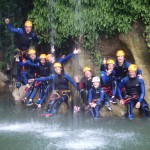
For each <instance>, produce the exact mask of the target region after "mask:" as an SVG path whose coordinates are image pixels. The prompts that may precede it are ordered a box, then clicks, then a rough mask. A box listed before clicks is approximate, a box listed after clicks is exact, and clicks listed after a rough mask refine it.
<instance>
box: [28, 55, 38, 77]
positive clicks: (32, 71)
mask: <svg viewBox="0 0 150 150" xmlns="http://www.w3.org/2000/svg"><path fill="white" fill-rule="evenodd" d="M29 61H30V62H32V63H34V64H38V63H39V60H38V59H37V58H35V59H34V60H31V59H30V60H29ZM35 73H36V74H38V75H39V74H40V70H39V68H38V67H34V66H29V74H35Z"/></svg>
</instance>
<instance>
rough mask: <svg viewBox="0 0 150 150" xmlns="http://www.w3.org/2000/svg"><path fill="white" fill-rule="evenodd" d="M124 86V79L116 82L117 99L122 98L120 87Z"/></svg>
mask: <svg viewBox="0 0 150 150" xmlns="http://www.w3.org/2000/svg"><path fill="white" fill-rule="evenodd" d="M123 86H124V79H122V80H121V81H120V82H119V84H118V98H119V100H121V99H122V94H121V89H122V87H123Z"/></svg>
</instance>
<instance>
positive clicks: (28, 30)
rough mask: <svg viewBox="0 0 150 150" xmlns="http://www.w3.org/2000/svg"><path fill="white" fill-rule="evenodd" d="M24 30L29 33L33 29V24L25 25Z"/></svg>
mask: <svg viewBox="0 0 150 150" xmlns="http://www.w3.org/2000/svg"><path fill="white" fill-rule="evenodd" d="M24 30H25V31H26V33H27V34H29V33H30V32H31V31H32V27H31V26H25V27H24Z"/></svg>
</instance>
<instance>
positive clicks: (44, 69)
mask: <svg viewBox="0 0 150 150" xmlns="http://www.w3.org/2000/svg"><path fill="white" fill-rule="evenodd" d="M39 67H40V76H41V77H46V76H49V75H50V67H49V64H48V63H47V62H46V63H45V64H44V65H42V64H41V63H40V66H39Z"/></svg>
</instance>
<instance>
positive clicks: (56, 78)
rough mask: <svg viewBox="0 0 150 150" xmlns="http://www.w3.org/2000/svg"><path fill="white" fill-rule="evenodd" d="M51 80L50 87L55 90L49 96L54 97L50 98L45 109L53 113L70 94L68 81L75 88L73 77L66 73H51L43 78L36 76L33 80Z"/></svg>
mask: <svg viewBox="0 0 150 150" xmlns="http://www.w3.org/2000/svg"><path fill="white" fill-rule="evenodd" d="M49 80H52V81H53V83H52V87H53V90H54V91H56V94H54V96H53V94H52V95H51V97H55V96H57V97H55V99H53V98H52V99H50V102H49V104H48V108H47V111H48V113H52V114H55V113H57V111H58V108H59V106H60V104H61V103H62V102H66V103H67V101H68V98H69V96H70V91H69V84H68V82H70V83H71V84H72V85H73V86H74V87H75V88H77V85H76V83H75V82H74V81H73V79H72V78H71V77H70V76H69V75H68V74H66V73H63V74H60V75H59V74H56V73H55V74H51V75H50V76H48V77H44V78H37V79H35V81H49Z"/></svg>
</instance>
